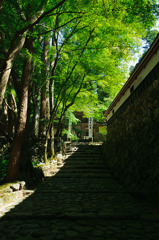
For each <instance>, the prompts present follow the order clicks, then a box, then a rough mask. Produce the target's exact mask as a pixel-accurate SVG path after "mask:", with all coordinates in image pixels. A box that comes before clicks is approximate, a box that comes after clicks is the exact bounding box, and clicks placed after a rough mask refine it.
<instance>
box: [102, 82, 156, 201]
mask: <svg viewBox="0 0 159 240" xmlns="http://www.w3.org/2000/svg"><path fill="white" fill-rule="evenodd" d="M119 113H120V112H119ZM103 152H104V156H105V161H106V162H107V164H108V165H109V166H110V168H111V169H112V170H113V172H114V174H115V176H116V177H117V178H119V179H120V180H121V181H122V182H123V183H125V184H126V185H127V186H128V187H129V189H130V190H131V191H135V192H143V193H145V194H148V195H150V194H151V196H152V194H153V196H155V197H156V196H158V197H159V79H157V80H155V81H154V82H153V83H152V85H151V86H150V87H149V88H148V89H146V90H145V91H144V92H142V94H141V95H140V97H139V98H137V99H136V100H135V101H134V102H133V103H132V104H131V105H129V106H127V108H126V110H125V111H124V112H122V113H121V114H118V115H117V116H116V117H115V118H114V120H113V122H111V124H110V125H108V134H107V137H106V141H105V142H104V144H103Z"/></svg>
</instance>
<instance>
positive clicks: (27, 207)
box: [10, 191, 147, 219]
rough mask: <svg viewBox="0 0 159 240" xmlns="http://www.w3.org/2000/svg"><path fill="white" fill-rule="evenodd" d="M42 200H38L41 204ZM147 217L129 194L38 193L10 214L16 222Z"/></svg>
mask: <svg viewBox="0 0 159 240" xmlns="http://www.w3.org/2000/svg"><path fill="white" fill-rule="evenodd" d="M37 199H38V201H37ZM141 212H142V213H143V214H146V213H147V212H146V210H145V209H144V207H143V206H141V205H140V204H138V203H137V202H136V201H135V200H133V199H132V198H131V197H130V196H129V195H128V194H127V193H112V192H111V193H105V192H102V193H101V192H96V193H91V192H89V193H87V192H86V193H85V192H84V193H77V192H68V193H67V192H62V193H61V192H57V193H56V192H55V193H52V192H49V191H48V192H45V193H44V192H38V191H37V192H35V193H34V194H33V195H31V196H30V197H29V198H27V199H26V200H24V202H23V203H22V204H19V205H18V206H16V209H13V210H12V211H11V212H10V215H11V216H12V217H15V218H16V219H17V218H18V217H19V216H21V217H23V216H26V217H27V218H28V219H29V218H30V217H31V218H32V217H38V216H39V217H40V216H41V218H43V216H48V217H49V216H51V217H56V218H58V217H67V216H68V217H104V218H113V217H118V218H119V217H120V218H129V219H130V217H132V218H133V217H135V218H137V217H139V215H140V214H141Z"/></svg>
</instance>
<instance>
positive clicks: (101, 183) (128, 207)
mask: <svg viewBox="0 0 159 240" xmlns="http://www.w3.org/2000/svg"><path fill="white" fill-rule="evenodd" d="M8 239H9V240H14V239H16V240H35V239H38V240H137V239H139V240H142V239H143V240H158V239H159V214H157V213H156V212H152V211H151V209H149V208H147V207H146V206H145V205H144V204H142V203H141V202H138V201H137V200H135V199H134V198H132V197H131V195H130V194H129V193H128V192H126V191H125V189H124V187H122V186H121V185H120V184H119V183H118V182H117V181H116V180H115V179H114V178H113V176H112V175H111V173H110V171H109V169H107V168H106V167H105V165H103V161H102V155H101V146H88V145H87V146H86V145H84V146H80V147H79V149H78V150H77V151H76V152H74V153H73V154H72V156H70V157H69V158H67V159H66V160H65V164H64V166H63V167H62V168H61V170H60V171H59V172H58V173H57V174H56V175H55V176H54V177H52V178H50V179H48V180H47V181H46V182H45V183H43V184H42V185H41V186H40V187H39V188H38V189H37V190H36V192H35V193H34V194H33V195H31V196H30V197H28V198H27V199H25V200H24V201H23V202H22V203H20V204H19V205H18V206H16V207H15V208H14V209H12V210H11V211H10V212H9V213H7V214H6V215H5V217H3V218H1V220H0V240H8Z"/></svg>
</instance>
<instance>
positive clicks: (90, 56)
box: [0, 0, 158, 181]
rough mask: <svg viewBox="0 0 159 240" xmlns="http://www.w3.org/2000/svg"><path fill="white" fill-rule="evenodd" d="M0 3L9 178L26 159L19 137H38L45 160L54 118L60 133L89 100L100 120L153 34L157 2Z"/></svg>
mask: <svg viewBox="0 0 159 240" xmlns="http://www.w3.org/2000/svg"><path fill="white" fill-rule="evenodd" d="M2 3H3V5H1V6H0V11H1V12H0V22H1V26H0V40H1V42H0V49H1V50H0V51H1V54H0V66H1V67H0V111H1V115H0V121H1V133H2V135H5V136H7V138H8V139H9V140H10V141H11V142H12V150H11V154H10V161H9V165H8V171H7V177H6V179H7V180H8V181H11V180H15V179H17V178H18V172H19V170H18V169H19V165H21V170H20V171H23V172H24V175H25V170H24V169H27V168H26V164H30V163H28V162H29V161H28V162H27V161H24V160H21V159H22V158H21V157H20V155H21V154H22V150H21V149H24V148H23V147H22V143H23V140H24V139H25V141H24V142H29V141H30V139H31V138H33V137H35V136H36V137H37V136H39V137H44V138H45V150H44V154H45V155H44V156H45V161H46V162H47V158H48V153H49V156H50V157H52V158H53V157H54V122H55V121H56V124H57V133H56V135H57V137H61V135H62V127H63V121H64V119H65V116H66V113H67V112H68V110H69V109H71V108H72V111H73V109H76V110H79V111H81V110H82V111H83V110H85V112H86V114H87V115H89V109H90V104H91V108H93V109H94V114H95V116H96V117H97V118H98V119H99V118H100V117H101V112H102V110H104V109H105V108H106V107H107V106H108V104H109V103H110V102H111V101H112V100H113V98H114V96H115V95H116V93H117V92H118V90H119V89H120V88H121V86H122V85H123V83H124V81H125V79H126V75H127V63H128V61H129V60H130V59H131V57H132V56H133V54H134V53H135V52H136V51H137V50H138V47H139V42H140V41H139V39H140V38H143V37H146V36H147V37H146V39H147V40H148V41H149V39H150V38H152V37H151V36H150V29H151V27H152V26H153V25H154V24H155V21H156V16H157V11H158V6H157V4H156V1H152V2H150V1H147V0H142V1H140V2H136V0H133V1H128V0H121V1H109V0H94V1H92V0H91V1H87V3H86V1H84V0H80V1H76V0H74V1H70V0H62V1H60V0H59V1H56V3H55V2H54V1H52V0H45V1H37V0H32V1H25V3H24V1H21V0H16V1H15V0H14V1H9V2H8V1H4V2H2ZM2 6H3V8H2ZM147 33H149V35H147ZM153 36H155V35H153ZM30 129H31V131H30ZM48 139H50V141H48ZM28 146H29V144H28ZM23 151H24V150H23ZM23 162H25V164H24V165H23V164H22V163H23ZM30 166H31V165H30ZM29 171H32V170H31V168H29Z"/></svg>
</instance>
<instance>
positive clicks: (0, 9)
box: [0, 0, 4, 14]
mask: <svg viewBox="0 0 159 240" xmlns="http://www.w3.org/2000/svg"><path fill="white" fill-rule="evenodd" d="M3 4H4V0H0V14H1V11H2V8H3Z"/></svg>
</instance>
